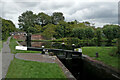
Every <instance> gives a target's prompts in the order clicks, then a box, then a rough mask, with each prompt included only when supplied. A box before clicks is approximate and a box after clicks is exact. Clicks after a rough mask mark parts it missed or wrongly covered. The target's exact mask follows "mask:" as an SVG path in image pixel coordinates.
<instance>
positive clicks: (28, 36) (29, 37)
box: [26, 33, 31, 47]
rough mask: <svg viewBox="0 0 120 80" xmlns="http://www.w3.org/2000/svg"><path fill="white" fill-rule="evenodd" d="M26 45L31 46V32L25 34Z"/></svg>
mask: <svg viewBox="0 0 120 80" xmlns="http://www.w3.org/2000/svg"><path fill="white" fill-rule="evenodd" d="M26 42H27V47H31V34H30V33H27V36H26Z"/></svg>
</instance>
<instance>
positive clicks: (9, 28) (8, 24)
mask: <svg viewBox="0 0 120 80" xmlns="http://www.w3.org/2000/svg"><path fill="white" fill-rule="evenodd" d="M1 20H2V40H6V39H7V38H8V36H9V35H10V32H14V31H16V27H15V25H14V23H13V22H12V21H10V20H5V19H2V18H1Z"/></svg>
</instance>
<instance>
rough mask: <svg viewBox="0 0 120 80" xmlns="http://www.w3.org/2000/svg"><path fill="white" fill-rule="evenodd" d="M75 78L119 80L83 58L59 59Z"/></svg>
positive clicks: (83, 79) (78, 79)
mask: <svg viewBox="0 0 120 80" xmlns="http://www.w3.org/2000/svg"><path fill="white" fill-rule="evenodd" d="M60 60H61V62H62V63H63V64H64V65H65V66H66V67H67V68H68V69H69V71H70V72H71V73H72V74H73V75H74V77H75V78H76V79H77V80H119V79H118V78H116V77H114V76H112V75H111V73H108V72H106V71H105V70H103V69H101V68H98V67H95V65H91V63H89V62H88V61H85V60H84V59H71V60H67V59H60Z"/></svg>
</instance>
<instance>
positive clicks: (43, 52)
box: [42, 46, 45, 54]
mask: <svg viewBox="0 0 120 80" xmlns="http://www.w3.org/2000/svg"><path fill="white" fill-rule="evenodd" d="M42 54H45V51H44V46H42Z"/></svg>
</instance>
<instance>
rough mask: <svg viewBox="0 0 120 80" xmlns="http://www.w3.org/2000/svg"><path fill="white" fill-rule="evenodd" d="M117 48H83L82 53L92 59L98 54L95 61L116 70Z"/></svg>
mask: <svg viewBox="0 0 120 80" xmlns="http://www.w3.org/2000/svg"><path fill="white" fill-rule="evenodd" d="M116 51H117V47H83V48H82V52H83V54H85V55H88V56H90V57H92V58H95V57H96V55H95V54H96V52H98V54H99V57H98V58H95V59H96V60H99V61H102V62H103V63H105V64H107V65H109V66H112V67H114V68H117V69H118V64H119V63H118V60H119V59H118V58H119V56H118V55H117V54H116Z"/></svg>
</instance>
